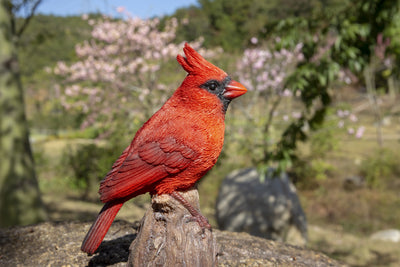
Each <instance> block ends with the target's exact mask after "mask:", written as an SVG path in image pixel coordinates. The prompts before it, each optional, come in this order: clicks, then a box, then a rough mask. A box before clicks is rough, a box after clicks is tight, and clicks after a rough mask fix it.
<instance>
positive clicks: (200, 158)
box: [81, 44, 247, 254]
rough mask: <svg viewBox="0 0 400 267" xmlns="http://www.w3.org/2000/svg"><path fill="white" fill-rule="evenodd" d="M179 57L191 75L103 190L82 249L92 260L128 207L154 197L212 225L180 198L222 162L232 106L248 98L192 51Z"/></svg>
mask: <svg viewBox="0 0 400 267" xmlns="http://www.w3.org/2000/svg"><path fill="white" fill-rule="evenodd" d="M183 50H184V52H185V56H186V57H183V56H181V55H178V56H177V60H178V62H179V64H181V65H182V67H183V68H184V70H185V71H186V72H187V73H188V75H187V76H186V78H185V80H183V82H182V84H181V86H180V87H179V88H178V89H177V90H176V91H175V93H174V94H173V95H172V96H171V98H170V99H168V100H167V102H165V104H164V105H163V106H162V107H161V109H160V110H159V111H157V112H156V113H155V114H154V115H153V116H152V117H151V118H150V119H149V120H148V121H147V122H146V123H145V124H143V126H142V127H141V128H140V129H139V130H138V131H137V133H136V136H135V138H134V139H133V141H132V143H131V144H130V145H129V146H128V147H127V148H126V149H125V150H124V152H122V155H121V156H120V157H119V158H118V160H117V161H116V162H115V163H114V165H113V166H112V169H111V171H110V172H109V173H108V174H107V176H106V177H105V178H104V179H103V181H102V182H101V184H100V190H99V193H100V199H101V201H102V202H104V203H105V205H104V207H103V209H102V210H101V211H100V213H99V215H98V217H97V219H96V221H95V223H94V224H93V225H92V227H91V228H90V230H89V232H88V233H87V235H86V237H85V239H84V240H83V243H82V247H81V249H82V251H84V252H87V253H89V254H93V253H94V252H95V251H96V249H97V248H98V247H99V245H100V243H101V241H102V240H103V238H104V236H105V235H106V233H107V231H108V229H109V228H110V226H111V223H112V222H113V220H114V218H115V216H116V215H117V213H118V211H119V209H120V208H121V206H122V205H123V204H124V202H125V201H127V200H129V199H131V198H133V197H136V196H138V195H141V194H144V193H147V192H150V194H151V195H155V194H158V195H161V194H170V195H171V196H172V197H174V198H175V199H177V200H178V201H179V202H180V203H182V205H184V206H185V207H186V208H187V209H188V211H189V212H190V213H191V215H192V216H193V217H194V218H195V219H196V220H197V221H198V223H199V225H200V226H201V227H202V228H203V229H204V228H210V225H209V224H208V221H207V219H206V218H205V217H204V216H203V215H201V214H200V212H199V211H198V210H197V209H195V208H193V207H192V206H190V204H189V203H188V202H187V201H186V200H185V199H184V198H183V197H182V196H181V195H180V194H179V191H185V190H188V189H189V188H191V187H193V186H194V185H195V183H196V182H197V181H198V180H199V179H200V178H201V177H203V176H204V175H205V174H206V173H207V171H209V170H210V169H211V168H212V167H213V166H214V164H215V162H216V161H217V158H218V156H219V154H220V153H221V149H222V145H223V142H224V130H225V123H224V119H225V112H226V110H227V108H228V105H229V102H230V101H231V100H232V99H233V98H235V97H238V96H241V95H243V94H244V93H246V91H247V90H246V88H245V87H244V86H243V85H241V84H240V83H238V82H236V81H234V80H232V79H231V78H230V77H229V76H228V75H227V74H226V73H225V72H224V71H223V70H221V69H219V68H217V67H216V66H214V65H213V64H211V63H210V62H208V61H207V60H205V59H204V58H203V57H202V56H200V55H199V54H198V53H197V52H196V51H195V50H194V49H193V48H192V47H190V46H189V45H188V44H185V47H184V48H183Z"/></svg>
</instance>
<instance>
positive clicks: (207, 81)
mask: <svg viewBox="0 0 400 267" xmlns="http://www.w3.org/2000/svg"><path fill="white" fill-rule="evenodd" d="M183 51H184V53H185V57H183V56H181V55H178V56H177V60H178V62H179V64H180V65H181V66H182V67H183V69H184V70H185V71H186V72H187V73H188V75H187V76H186V78H185V80H184V81H183V82H182V85H181V86H180V89H181V90H184V91H185V94H186V95H188V94H192V95H193V96H194V97H196V98H202V99H205V98H210V97H214V98H215V97H218V99H219V101H220V102H221V104H222V107H223V110H224V111H226V109H227V108H228V105H229V103H230V101H231V100H232V99H234V98H236V97H238V96H241V95H243V94H244V93H246V92H247V89H246V88H245V87H244V86H243V85H242V84H240V83H239V82H237V81H234V80H232V79H231V78H230V77H229V76H228V74H226V72H225V71H223V70H221V69H220V68H218V67H216V66H215V65H213V64H211V63H210V62H208V61H207V60H205V59H204V58H203V57H202V56H201V55H200V54H199V53H197V52H196V51H195V50H194V49H193V48H192V47H191V46H190V45H189V44H187V43H186V44H185V47H184V48H183Z"/></svg>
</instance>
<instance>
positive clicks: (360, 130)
mask: <svg viewBox="0 0 400 267" xmlns="http://www.w3.org/2000/svg"><path fill="white" fill-rule="evenodd" d="M364 131H365V127H364V126H360V127H358V129H357V131H356V134H355V137H356V138H361V137H362V136H363V135H364Z"/></svg>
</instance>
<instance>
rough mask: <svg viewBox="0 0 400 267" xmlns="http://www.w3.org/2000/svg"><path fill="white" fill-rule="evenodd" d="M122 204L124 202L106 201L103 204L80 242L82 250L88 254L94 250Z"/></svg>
mask: <svg viewBox="0 0 400 267" xmlns="http://www.w3.org/2000/svg"><path fill="white" fill-rule="evenodd" d="M123 204H124V202H108V203H106V204H105V205H104V207H103V208H102V209H101V211H100V213H99V215H98V216H97V219H96V222H95V223H94V224H93V225H92V227H91V228H90V230H89V232H88V233H87V234H86V237H85V239H84V240H83V242H82V246H81V250H82V251H84V252H87V253H88V254H89V255H92V254H93V253H94V252H95V251H96V249H97V248H98V247H99V246H100V244H101V241H103V239H104V236H105V235H106V233H107V231H108V229H109V228H110V226H111V224H112V222H113V221H114V218H115V216H116V215H117V213H118V211H119V209H120V208H121V207H122V205H123Z"/></svg>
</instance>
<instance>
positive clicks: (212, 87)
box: [208, 82, 218, 91]
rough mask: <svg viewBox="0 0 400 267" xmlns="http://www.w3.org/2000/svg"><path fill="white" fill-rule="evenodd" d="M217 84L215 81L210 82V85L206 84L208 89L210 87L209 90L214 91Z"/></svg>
mask: <svg viewBox="0 0 400 267" xmlns="http://www.w3.org/2000/svg"><path fill="white" fill-rule="evenodd" d="M217 87H218V84H217V83H215V82H212V83H210V85H209V86H208V89H210V90H211V91H214V90H215V89H217Z"/></svg>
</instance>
